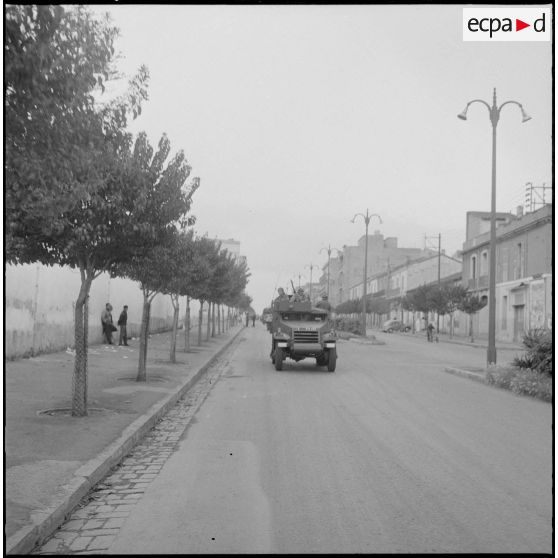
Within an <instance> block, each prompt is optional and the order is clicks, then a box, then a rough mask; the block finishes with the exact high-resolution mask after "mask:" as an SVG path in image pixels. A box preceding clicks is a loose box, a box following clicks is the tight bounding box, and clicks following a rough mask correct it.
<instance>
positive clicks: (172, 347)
mask: <svg viewBox="0 0 558 558" xmlns="http://www.w3.org/2000/svg"><path fill="white" fill-rule="evenodd" d="M171 301H172V307H173V309H174V314H173V317H172V334H171V344H170V361H171V362H172V363H176V332H177V331H178V313H179V310H180V306H179V305H180V303H179V298H178V296H172V295H171Z"/></svg>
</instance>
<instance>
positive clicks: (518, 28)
mask: <svg viewBox="0 0 558 558" xmlns="http://www.w3.org/2000/svg"><path fill="white" fill-rule="evenodd" d="M551 29H552V10H551V8H536V7H533V8H514V7H510V8H500V7H498V8H463V40H464V41H550V31H551Z"/></svg>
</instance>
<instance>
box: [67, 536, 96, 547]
mask: <svg viewBox="0 0 558 558" xmlns="http://www.w3.org/2000/svg"><path fill="white" fill-rule="evenodd" d="M91 540H92V538H91V537H77V538H76V539H75V540H73V541H72V542H71V544H70V550H85V549H86V548H87V545H88V544H89V543H90V542H91Z"/></svg>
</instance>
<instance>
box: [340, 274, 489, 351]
mask: <svg viewBox="0 0 558 558" xmlns="http://www.w3.org/2000/svg"><path fill="white" fill-rule="evenodd" d="M485 305H486V300H485V299H481V298H479V297H478V296H476V295H473V294H471V293H470V292H468V291H467V289H465V288H464V287H463V286H461V285H440V286H438V285H421V286H419V287H417V288H416V289H413V290H412V291H411V292H409V293H407V294H406V295H405V296H404V297H399V298H396V299H393V300H386V298H384V297H378V298H373V297H372V296H370V297H367V300H366V312H367V313H368V314H377V315H384V314H389V313H390V312H391V311H393V310H397V309H403V310H408V311H410V312H420V313H422V314H424V316H425V318H426V317H427V316H428V314H429V313H430V312H435V313H436V314H438V315H439V316H445V315H449V316H450V317H451V320H450V335H453V315H454V313H455V312H456V310H460V311H461V312H465V313H466V314H468V315H469V335H470V337H471V341H473V340H474V339H473V316H474V315H475V314H476V313H477V312H478V311H479V310H481V309H482V308H484V306H485ZM335 311H336V312H337V313H338V314H358V313H359V312H362V297H361V298H360V299H355V300H347V301H345V302H343V303H341V304H339V305H338V306H337V307H336V309H335Z"/></svg>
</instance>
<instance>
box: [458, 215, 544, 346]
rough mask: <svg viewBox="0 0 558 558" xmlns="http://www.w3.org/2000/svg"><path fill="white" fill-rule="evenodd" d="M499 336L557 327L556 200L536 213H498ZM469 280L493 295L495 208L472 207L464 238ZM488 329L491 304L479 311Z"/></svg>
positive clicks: (481, 325)
mask: <svg viewBox="0 0 558 558" xmlns="http://www.w3.org/2000/svg"><path fill="white" fill-rule="evenodd" d="M497 218H498V221H499V226H497V228H496V339H497V340H500V341H514V342H519V341H521V338H522V335H523V333H524V332H525V331H527V330H529V329H533V328H550V327H552V218H553V213H552V206H551V205H545V206H544V207H542V208H541V209H538V210H536V211H534V212H532V213H528V214H523V208H522V207H521V206H520V207H519V208H518V211H517V214H516V215H513V214H511V213H509V214H501V213H498V214H497ZM462 254H463V279H462V281H463V285H464V286H465V287H466V288H467V289H468V290H469V291H470V292H472V293H474V294H476V295H478V296H479V297H483V296H487V297H488V272H489V263H490V261H489V258H490V213H482V212H468V213H467V239H466V241H465V243H464V244H463V252H462ZM477 331H479V332H480V333H481V335H482V334H487V332H488V310H487V308H484V309H483V310H481V312H479V315H478V330H477Z"/></svg>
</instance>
